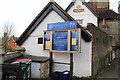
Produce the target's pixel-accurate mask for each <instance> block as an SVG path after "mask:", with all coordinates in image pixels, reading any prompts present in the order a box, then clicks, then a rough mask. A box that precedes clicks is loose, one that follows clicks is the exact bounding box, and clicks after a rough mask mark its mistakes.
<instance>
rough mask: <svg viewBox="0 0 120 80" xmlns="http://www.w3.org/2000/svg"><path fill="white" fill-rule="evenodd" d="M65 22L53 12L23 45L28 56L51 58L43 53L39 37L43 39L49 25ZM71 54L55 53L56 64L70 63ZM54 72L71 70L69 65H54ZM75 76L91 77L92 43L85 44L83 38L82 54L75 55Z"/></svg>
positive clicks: (46, 53)
mask: <svg viewBox="0 0 120 80" xmlns="http://www.w3.org/2000/svg"><path fill="white" fill-rule="evenodd" d="M56 22H64V20H63V19H62V18H61V17H60V16H59V15H58V14H57V13H56V12H55V11H51V12H50V13H49V14H48V16H47V17H46V18H45V19H44V20H43V21H42V22H41V23H40V24H39V26H38V27H37V28H36V29H35V30H34V31H33V33H32V34H31V35H30V36H29V37H28V38H27V39H26V41H25V42H24V43H23V45H22V46H23V47H25V48H26V54H29V55H35V56H46V57H49V53H48V52H44V51H43V44H37V42H38V41H37V40H38V37H43V30H46V29H47V24H48V23H56ZM69 55H70V54H69V53H54V55H53V60H54V61H55V62H64V63H69V62H70V56H69ZM53 69H54V71H64V70H69V69H70V66H69V65H62V64H61V65H60V64H54V66H53ZM73 74H74V75H75V76H79V77H81V76H90V75H91V42H85V41H84V40H83V39H82V38H81V53H78V54H77V53H76V54H74V72H73Z"/></svg>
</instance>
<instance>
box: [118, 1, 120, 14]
mask: <svg viewBox="0 0 120 80" xmlns="http://www.w3.org/2000/svg"><path fill="white" fill-rule="evenodd" d="M118 13H119V14H120V1H119V2H118Z"/></svg>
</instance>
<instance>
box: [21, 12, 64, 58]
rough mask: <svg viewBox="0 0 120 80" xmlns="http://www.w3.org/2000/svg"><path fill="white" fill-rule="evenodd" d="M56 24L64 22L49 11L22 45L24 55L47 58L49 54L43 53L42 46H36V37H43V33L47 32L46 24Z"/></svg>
mask: <svg viewBox="0 0 120 80" xmlns="http://www.w3.org/2000/svg"><path fill="white" fill-rule="evenodd" d="M56 22H64V20H63V19H62V18H61V17H60V16H59V15H58V14H57V13H56V12H55V11H51V12H50V13H49V14H48V16H47V17H46V18H45V19H44V20H43V21H42V22H41V23H40V24H39V25H38V27H37V28H36V29H35V30H34V31H33V33H32V34H31V35H30V36H29V37H28V38H27V40H26V41H25V42H24V43H23V44H22V46H23V47H25V48H26V54H29V55H35V56H47V57H49V53H47V52H44V51H43V44H38V37H43V31H44V30H47V24H48V23H56Z"/></svg>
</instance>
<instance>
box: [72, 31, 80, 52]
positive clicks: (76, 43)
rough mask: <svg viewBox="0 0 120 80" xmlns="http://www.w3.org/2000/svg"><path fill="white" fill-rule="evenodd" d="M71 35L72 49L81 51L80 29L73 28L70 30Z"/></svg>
mask: <svg viewBox="0 0 120 80" xmlns="http://www.w3.org/2000/svg"><path fill="white" fill-rule="evenodd" d="M70 34H71V37H70V41H71V42H70V43H71V44H70V51H76V52H78V51H79V31H78V30H73V31H71V32H70Z"/></svg>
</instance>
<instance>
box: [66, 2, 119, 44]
mask: <svg viewBox="0 0 120 80" xmlns="http://www.w3.org/2000/svg"><path fill="white" fill-rule="evenodd" d="M103 3H104V4H103ZM78 6H79V8H78ZM66 12H67V13H69V14H70V16H72V17H73V18H74V19H75V20H76V21H78V23H79V24H80V25H82V26H83V27H85V26H87V23H93V24H94V25H95V26H96V27H99V28H100V29H101V30H103V31H105V32H106V33H107V34H109V35H110V36H112V37H113V38H115V39H116V46H119V44H120V42H119V39H118V37H119V34H118V32H119V29H120V28H119V23H120V21H119V15H118V13H116V12H114V11H113V10H111V9H109V0H90V1H89V2H85V1H82V0H73V1H72V2H71V3H70V4H69V6H68V7H67V8H66Z"/></svg>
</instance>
